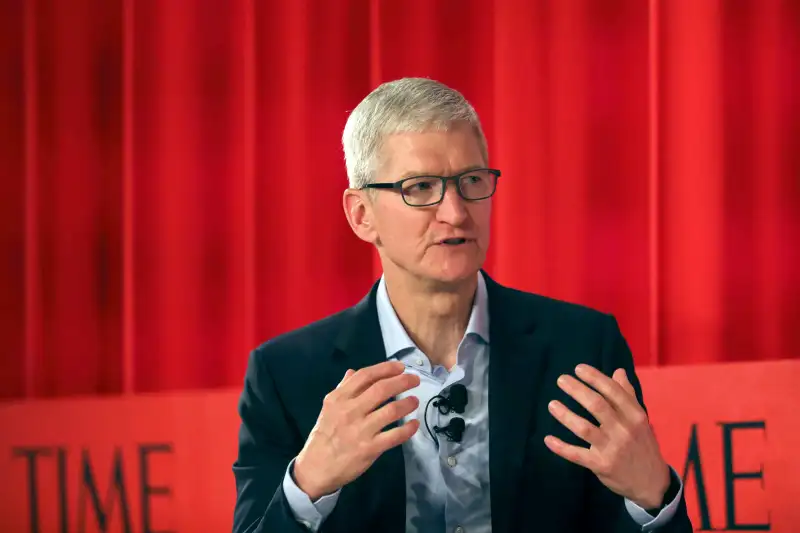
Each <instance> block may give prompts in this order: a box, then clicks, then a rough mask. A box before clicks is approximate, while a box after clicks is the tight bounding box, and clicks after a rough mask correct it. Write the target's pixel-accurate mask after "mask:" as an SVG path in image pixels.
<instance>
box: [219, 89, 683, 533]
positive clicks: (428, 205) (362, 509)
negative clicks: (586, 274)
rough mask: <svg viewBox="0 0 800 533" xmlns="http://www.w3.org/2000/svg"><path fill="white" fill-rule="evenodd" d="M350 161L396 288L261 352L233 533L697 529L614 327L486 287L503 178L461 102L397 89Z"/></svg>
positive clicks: (353, 127)
mask: <svg viewBox="0 0 800 533" xmlns="http://www.w3.org/2000/svg"><path fill="white" fill-rule="evenodd" d="M343 144H344V152H345V160H346V165H347V172H348V178H349V181H350V184H349V185H350V187H349V188H348V189H347V190H346V191H345V193H344V197H343V206H344V211H345V215H346V216H347V220H348V222H349V223H350V226H351V228H352V229H353V231H354V232H355V234H356V235H357V236H358V237H359V238H361V239H362V240H364V241H367V242H369V243H372V244H373V245H374V246H375V247H376V249H377V251H378V254H379V256H380V259H381V264H382V266H383V276H382V277H381V278H380V280H378V282H377V283H376V284H375V285H374V286H373V288H372V290H371V291H370V293H369V294H368V295H367V296H366V297H365V298H364V299H363V300H362V301H361V302H360V303H359V304H358V305H356V306H355V307H353V308H350V309H347V310H345V311H343V312H340V313H338V314H335V315H333V316H330V317H328V318H326V319H323V320H321V321H318V322H315V323H313V324H310V325H308V326H306V327H304V328H302V329H299V330H297V331H293V332H290V333H287V334H285V335H282V336H279V337H278V338H275V339H272V340H271V341H269V342H267V343H265V344H264V345H262V346H260V347H259V348H258V349H256V350H255V351H254V352H253V353H252V354H251V357H250V361H249V366H248V369H247V375H246V378H245V384H244V390H243V392H242V396H241V400H240V405H239V413H240V416H241V420H242V423H241V430H240V436H239V453H238V458H237V460H236V462H235V464H234V473H235V477H236V483H237V495H238V498H237V503H236V509H235V512H234V526H233V530H234V532H236V533H244V532H248V533H252V532H270V533H272V532H281V533H282V532H297V533H301V532H304V531H319V532H321V533H338V532H341V533H359V532H365V533H367V532H369V533H372V532H375V533H378V532H380V533H392V532H398V533H399V532H403V531H407V532H418V533H429V532H448V533H450V532H453V533H485V532H489V531H492V532H494V533H500V532H509V533H510V532H513V533H521V532H528V531H530V532H537V533H555V532H564V533H574V532H578V531H601V532H615V533H616V532H626V531H653V530H657V531H659V532H662V533H667V532H668V533H684V532H685V533H688V532H690V531H692V527H691V524H690V522H689V518H688V516H687V513H686V506H685V502H684V499H683V490H682V484H681V480H680V479H679V478H678V476H677V474H676V473H675V472H674V470H672V469H671V468H670V467H669V466H668V465H667V464H666V462H665V461H664V459H663V457H662V455H661V453H660V451H659V447H658V444H657V442H656V439H655V437H654V435H653V432H652V430H651V427H650V425H649V423H648V419H647V415H646V412H645V410H644V408H643V407H642V393H641V389H640V386H639V382H638V380H637V378H636V375H635V373H634V369H633V361H632V358H631V354H630V351H629V349H628V347H627V344H626V342H625V340H624V339H623V337H622V335H621V333H620V331H619V328H618V326H617V323H616V321H615V320H614V318H612V317H610V316H608V315H604V314H601V313H599V312H596V311H592V310H590V309H587V308H584V307H580V306H577V305H573V304H568V303H564V302H559V301H555V300H551V299H548V298H545V297H542V296H537V295H533V294H527V293H523V292H519V291H515V290H513V289H510V288H506V287H503V286H501V285H499V284H498V283H496V282H495V281H493V280H492V279H491V278H490V277H489V276H488V275H487V274H486V273H485V272H484V271H483V270H482V269H481V267H482V265H483V262H484V259H485V257H486V251H487V248H488V245H489V221H490V214H491V208H492V196H493V194H494V193H495V190H496V187H497V182H498V178H499V176H500V171H498V170H495V169H491V168H487V167H488V166H489V164H488V153H487V147H486V140H485V138H484V135H483V132H482V129H481V125H480V122H479V120H478V117H477V115H476V113H475V111H474V109H473V108H472V106H471V105H470V104H469V103H468V102H467V101H466V100H465V99H464V98H463V96H462V95H461V94H459V93H458V92H457V91H454V90H452V89H450V88H448V87H446V86H444V85H442V84H440V83H437V82H435V81H432V80H426V79H402V80H397V81H394V82H391V83H386V84H384V85H382V86H380V87H378V88H377V89H375V90H374V91H373V92H372V93H371V94H370V95H368V96H367V97H366V98H365V99H364V100H363V101H362V102H361V103H360V104H359V105H358V107H356V109H355V110H354V111H353V112H352V114H351V115H350V117H349V118H348V121H347V124H346V126H345V129H344V134H343ZM516 179H521V178H520V177H516Z"/></svg>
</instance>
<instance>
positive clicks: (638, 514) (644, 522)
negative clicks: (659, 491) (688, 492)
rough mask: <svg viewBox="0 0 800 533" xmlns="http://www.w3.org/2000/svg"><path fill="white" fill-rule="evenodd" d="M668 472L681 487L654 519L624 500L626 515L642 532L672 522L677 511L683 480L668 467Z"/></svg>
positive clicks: (681, 494)
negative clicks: (669, 471)
mask: <svg viewBox="0 0 800 533" xmlns="http://www.w3.org/2000/svg"><path fill="white" fill-rule="evenodd" d="M670 470H672V473H673V475H674V476H675V477H676V478H677V479H678V480H680V484H681V486H680V489H678V494H677V495H676V496H675V498H674V499H673V500H672V501H671V502H669V504H668V505H667V506H666V507H664V508H663V509H662V510H661V512H660V513H658V516H655V517H654V516H653V515H651V514H650V513H648V512H647V511H645V510H644V509H642V508H641V507H639V506H638V505H636V504H635V503H633V502H632V501H630V500H628V499H625V508H626V509H627V510H628V514H629V515H631V518H633V519H634V520H635V521H636V523H637V524H639V526H641V528H642V531H645V532H646V531H656V530H657V529H658V528H660V527H663V526H665V525H667V522H669V521H670V520H672V517H673V516H675V512H676V511H677V510H678V505H679V504H680V502H681V497H682V496H683V480H682V479H681V478H680V476H679V475H678V473H677V472H675V469H674V468H672V467H670Z"/></svg>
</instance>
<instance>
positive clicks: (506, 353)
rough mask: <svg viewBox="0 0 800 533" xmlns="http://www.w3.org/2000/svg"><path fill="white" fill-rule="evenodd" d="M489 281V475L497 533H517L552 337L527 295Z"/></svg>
mask: <svg viewBox="0 0 800 533" xmlns="http://www.w3.org/2000/svg"><path fill="white" fill-rule="evenodd" d="M485 277H486V285H487V291H488V294H489V321H490V322H489V336H490V345H491V352H490V355H489V469H490V470H489V475H490V487H491V505H492V529H493V531H511V526H512V514H513V512H514V509H515V508H516V507H517V503H518V502H517V495H518V490H517V489H518V485H519V483H520V481H521V472H522V467H523V461H524V458H525V446H526V443H527V440H528V436H529V435H530V434H531V432H532V431H533V430H534V428H533V423H534V422H533V412H534V408H535V405H534V403H535V398H536V397H537V395H536V391H537V390H539V389H540V388H541V380H542V378H543V376H544V372H545V369H546V364H547V358H546V346H547V342H546V336H545V330H544V329H543V328H539V329H537V328H536V324H535V320H534V318H533V316H532V314H531V309H530V306H529V305H527V306H526V305H523V302H522V294H521V293H518V292H517V291H514V290H511V289H507V288H505V287H502V286H501V285H499V284H497V283H496V282H494V281H493V280H491V278H489V277H488V276H485Z"/></svg>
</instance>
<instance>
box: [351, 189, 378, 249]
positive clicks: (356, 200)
mask: <svg viewBox="0 0 800 533" xmlns="http://www.w3.org/2000/svg"><path fill="white" fill-rule="evenodd" d="M342 207H343V208H344V215H345V217H347V223H348V224H350V228H351V229H352V230H353V233H355V234H356V236H358V238H359V239H361V240H362V241H366V242H369V243H373V244H374V243H375V241H376V240H377V238H378V232H377V230H376V228H375V220H374V211H373V210H374V205H373V204H372V201H371V200H370V198H369V197H368V193H367V192H366V191H359V190H356V189H346V190H345V191H344V194H343V195H342Z"/></svg>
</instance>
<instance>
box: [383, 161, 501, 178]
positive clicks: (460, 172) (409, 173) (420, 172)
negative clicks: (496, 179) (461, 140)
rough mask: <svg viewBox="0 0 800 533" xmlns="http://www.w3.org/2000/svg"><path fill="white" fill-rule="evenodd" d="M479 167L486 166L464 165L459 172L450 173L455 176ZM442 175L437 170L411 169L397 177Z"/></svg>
mask: <svg viewBox="0 0 800 533" xmlns="http://www.w3.org/2000/svg"><path fill="white" fill-rule="evenodd" d="M479 168H485V167H484V166H483V165H469V166H466V167H463V168H462V169H461V170H459V171H458V172H454V173H452V174H450V175H451V176H455V175H456V174H462V173H464V172H469V171H470V170H476V169H479ZM442 175H443V174H437V173H435V172H422V171H416V170H412V171H409V172H403V173H402V174H401V175H400V177H399V178H397V179H398V181H399V180H402V179H405V178H415V177H418V176H442Z"/></svg>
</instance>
